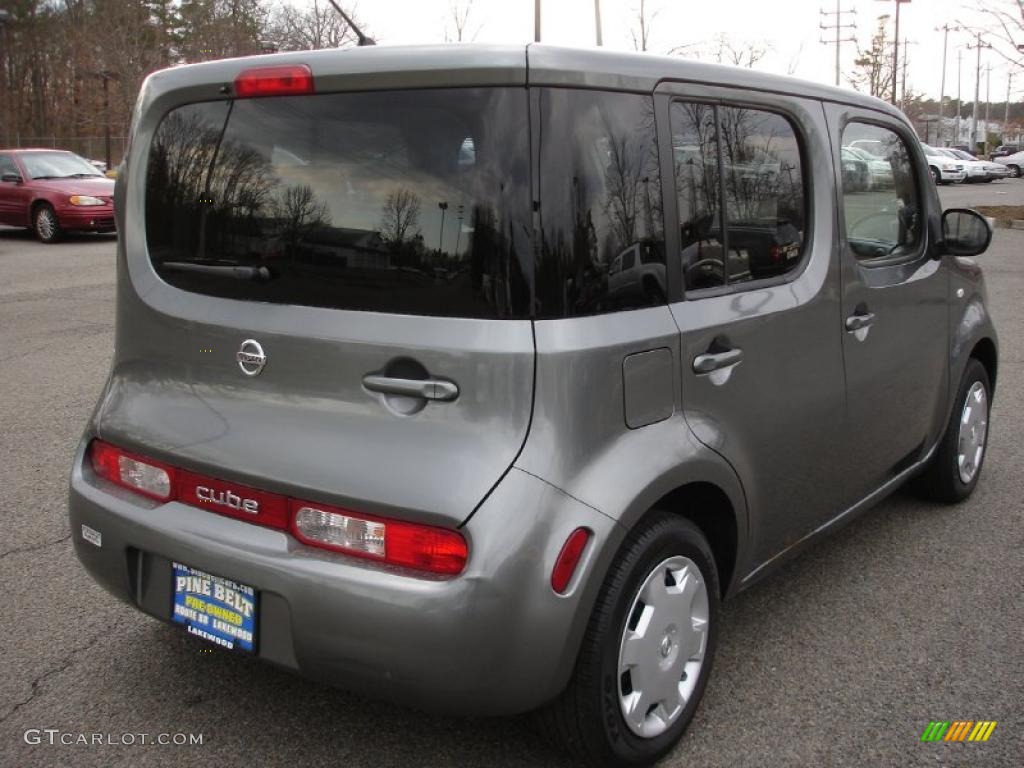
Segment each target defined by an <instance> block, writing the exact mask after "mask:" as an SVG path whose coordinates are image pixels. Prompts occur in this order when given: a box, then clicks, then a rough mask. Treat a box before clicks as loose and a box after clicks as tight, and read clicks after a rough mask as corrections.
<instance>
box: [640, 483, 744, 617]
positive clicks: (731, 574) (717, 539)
mask: <svg viewBox="0 0 1024 768" xmlns="http://www.w3.org/2000/svg"><path fill="white" fill-rule="evenodd" d="M654 510H661V511H666V512H671V513H672V514H675V515H679V516H680V517H683V518H685V519H687V520H689V521H690V522H692V523H693V524H694V525H696V526H697V527H698V528H700V530H701V533H703V534H704V537H705V538H706V539H707V540H708V544H709V545H710V547H711V553H712V554H713V555H714V557H715V567H716V568H717V569H718V579H719V582H720V583H719V586H720V588H721V597H722V598H725V597H726V595H728V594H729V593H730V589H731V587H732V586H733V584H734V583H735V581H736V565H737V556H738V554H739V527H738V525H737V516H736V509H735V508H734V506H733V503H732V501H731V500H730V498H729V495H728V494H727V493H726V492H725V491H724V490H722V489H721V488H719V487H718V486H717V485H715V484H714V483H711V482H707V481H694V482H689V483H686V484H685V485H681V486H679V487H678V488H674V489H673V490H671V491H669V492H668V493H666V494H665V495H664V496H662V497H661V498H660V499H658V501H657V502H656V503H655V504H654V505H653V506H652V507H651V511H654Z"/></svg>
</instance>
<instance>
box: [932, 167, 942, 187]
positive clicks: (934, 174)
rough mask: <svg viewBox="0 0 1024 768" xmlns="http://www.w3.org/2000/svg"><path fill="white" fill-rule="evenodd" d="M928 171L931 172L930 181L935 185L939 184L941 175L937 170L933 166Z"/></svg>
mask: <svg viewBox="0 0 1024 768" xmlns="http://www.w3.org/2000/svg"><path fill="white" fill-rule="evenodd" d="M929 170H930V171H931V172H932V181H934V182H935V183H936V184H941V183H942V174H941V173H939V169H938V168H936V167H935V166H932V167H931V168H929Z"/></svg>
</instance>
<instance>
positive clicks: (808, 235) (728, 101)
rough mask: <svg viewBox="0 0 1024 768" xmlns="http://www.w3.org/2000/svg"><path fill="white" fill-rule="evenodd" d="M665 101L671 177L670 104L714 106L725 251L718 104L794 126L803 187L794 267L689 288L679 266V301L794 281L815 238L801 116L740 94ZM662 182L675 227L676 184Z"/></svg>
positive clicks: (670, 97)
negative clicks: (769, 274)
mask: <svg viewBox="0 0 1024 768" xmlns="http://www.w3.org/2000/svg"><path fill="white" fill-rule="evenodd" d="M667 102H668V110H667V112H668V115H667V117H668V120H669V123H668V128H669V130H668V138H667V143H668V150H667V152H666V155H667V156H668V158H669V159H670V161H671V163H672V167H671V170H672V175H671V178H673V179H674V178H675V155H674V152H673V150H672V107H673V106H674V105H675V104H676V103H677V102H679V103H684V104H709V105H711V106H713V107H714V108H715V133H716V137H717V138H718V141H717V144H718V167H719V174H718V175H719V184H720V192H719V194H720V196H721V201H722V206H721V207H722V232H723V242H722V245H723V248H724V249H725V251H726V253H728V247H729V220H728V217H727V212H726V210H725V174H724V173H722V169H723V168H724V167H725V156H724V151H725V150H724V149H723V147H722V141H721V119H720V117H719V108H721V107H734V108H737V109H750V110H757V111H759V112H766V113H768V114H772V115H778V116H779V117H781V118H783V119H784V120H785V121H786V122H787V123H788V124H789V126H790V128H791V129H792V130H793V136H794V137H795V138H796V143H797V147H798V148H799V152H800V180H801V186H802V189H803V211H804V229H803V238H802V241H801V243H800V259H799V261H798V262H797V264H796V265H795V266H794V268H793V269H792V270H790V271H789V272H786V273H785V274H782V275H776V276H775V277H762V278H758V279H757V280H746V281H743V282H735V283H728V282H727V283H725V284H724V285H720V286H717V287H714V288H698V289H688V288H687V287H686V276H685V275H684V274H682V270H681V269H680V270H679V277H678V284H679V285H678V289H679V300H680V301H689V300H694V301H696V300H699V299H708V298H713V297H716V296H729V295H732V294H736V293H745V292H746V291H753V290H759V289H762V288H773V287H775V286H779V285H786V284H788V283H791V282H793V281H794V280H797V279H798V278H799V277H800V276H801V275H802V274H803V273H804V272H805V271H806V270H807V266H808V264H810V261H811V259H810V255H811V252H812V250H813V249H812V248H811V247H810V243H811V242H812V241H813V239H814V237H813V235H814V181H813V178H812V175H811V174H808V173H807V172H806V169H807V168H808V167H809V164H808V149H807V147H808V141H807V135H806V133H805V132H804V129H803V125H802V124H801V122H800V119H799V118H798V117H797V115H796V114H795V113H794V112H793V111H792V110H789V109H786V107H785V106H784V105H782V106H777V105H774V104H773V105H771V106H768V105H765V104H761V103H759V102H757V101H745V100H743V99H742V98H739V97H737V98H733V97H731V96H730V97H722V98H715V97H704V98H702V97H698V96H693V97H689V96H686V95H683V94H678V93H669V94H668V100H667ZM664 173H665V170H664V169H662V175H663V176H664ZM662 186H663V187H665V188H666V189H670V190H671V192H670V195H671V198H672V205H673V210H674V211H675V216H676V217H677V221H676V228H677V229H678V225H679V222H678V211H679V208H678V206H679V201H678V198H677V196H676V190H675V185H674V184H673V185H665V184H663V185H662ZM674 245H675V246H676V247H678V235H676V242H675V243H674ZM666 258H667V254H666ZM674 260H675V259H673V261H674Z"/></svg>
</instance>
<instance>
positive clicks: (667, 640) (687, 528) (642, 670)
mask: <svg viewBox="0 0 1024 768" xmlns="http://www.w3.org/2000/svg"><path fill="white" fill-rule="evenodd" d="M719 595H720V592H719V584H718V573H717V570H716V568H715V561H714V557H713V556H712V554H711V549H710V547H709V546H708V543H707V540H706V539H705V537H704V535H703V534H702V533H701V531H700V529H699V528H697V526H695V525H694V524H693V523H692V522H690V521H689V520H686V519H684V518H680V517H677V516H675V515H672V514H669V513H665V512H654V513H652V514H651V515H650V517H649V518H648V520H647V521H645V522H644V523H643V524H642V525H641V527H638V528H637V529H636V530H634V531H633V532H632V533H631V534H630V535H629V537H628V538H627V539H626V541H625V543H624V544H623V545H622V548H621V550H620V552H619V554H618V556H617V557H616V560H615V562H614V564H613V565H612V566H611V569H610V571H609V573H608V575H607V577H606V578H605V580H604V583H603V585H602V588H601V593H600V595H599V596H598V599H597V603H596V604H595V606H594V610H593V613H592V615H591V618H590V622H589V624H588V626H587V630H586V634H585V635H584V638H583V644H582V647H581V649H580V653H579V657H578V658H577V661H576V668H575V670H574V671H573V675H572V678H571V680H570V682H569V685H568V687H567V688H566V690H565V692H563V693H562V695H561V696H560V697H559V698H558V699H556V700H555V701H554V702H553V703H552V704H550V705H548V707H547V708H545V709H544V710H543V711H541V712H540V713H538V716H539V719H540V724H541V727H542V728H543V730H544V731H545V732H546V733H547V734H548V735H549V736H550V737H551V738H552V739H553V740H555V741H556V742H557V743H558V744H559V745H561V746H562V747H564V748H566V749H568V750H569V751H570V752H571V753H572V754H573V755H574V756H575V757H576V758H577V759H579V760H581V761H582V762H584V763H585V764H587V765H601V766H643V765H650V764H651V763H653V762H655V761H656V760H658V759H659V758H661V757H662V756H664V755H665V754H666V753H667V752H668V751H669V750H671V749H672V747H673V746H675V744H676V743H677V742H678V741H679V739H680V738H681V737H682V735H683V732H684V731H685V730H686V726H687V725H688V724H689V723H690V720H691V719H692V718H693V715H694V712H695V711H696V709H697V705H698V704H699V703H700V699H701V697H702V696H703V694H704V689H705V687H706V686H707V681H708V676H709V674H710V672H711V662H712V658H713V656H714V651H715V645H716V641H717V635H718V615H719V602H720V598H719Z"/></svg>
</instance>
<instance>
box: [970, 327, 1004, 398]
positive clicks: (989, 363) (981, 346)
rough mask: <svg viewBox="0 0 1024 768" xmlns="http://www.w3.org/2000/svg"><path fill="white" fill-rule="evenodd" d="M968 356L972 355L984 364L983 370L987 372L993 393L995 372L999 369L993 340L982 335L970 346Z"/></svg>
mask: <svg viewBox="0 0 1024 768" xmlns="http://www.w3.org/2000/svg"><path fill="white" fill-rule="evenodd" d="M968 357H973V358H974V359H975V360H977V361H978V362H980V363H981V364H982V365H983V366H985V371H986V372H987V373H988V381H989V387H990V388H991V390H992V392H993V393H995V391H996V373H997V372H998V369H999V355H998V352H997V351H996V344H995V342H994V341H992V339H990V338H989V337H988V336H984V337H982V338H981V339H979V340H978V341H977V342H976V343H975V345H974V346H973V347H972V348H971V353H970V355H968Z"/></svg>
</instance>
